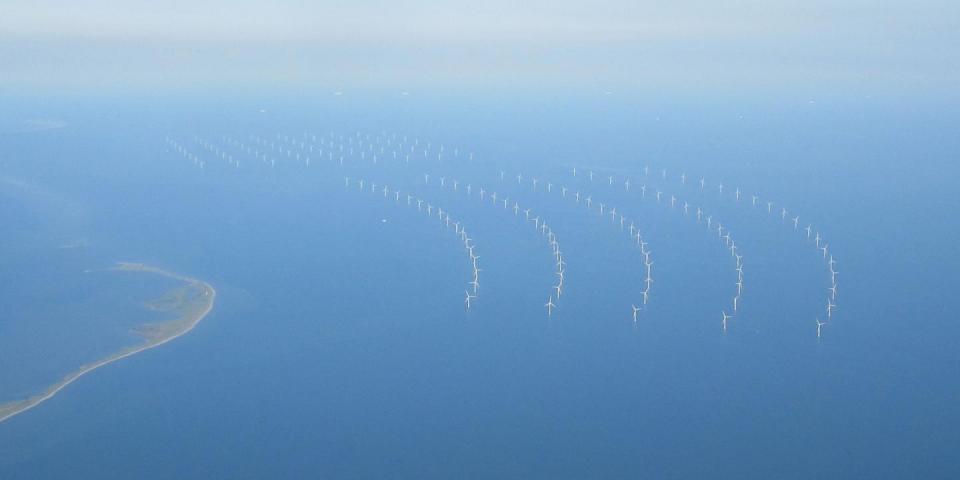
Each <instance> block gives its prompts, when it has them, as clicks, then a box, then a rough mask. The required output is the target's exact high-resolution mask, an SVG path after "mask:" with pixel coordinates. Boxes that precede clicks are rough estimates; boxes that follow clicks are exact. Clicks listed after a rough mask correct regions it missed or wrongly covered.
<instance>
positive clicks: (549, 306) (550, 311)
mask: <svg viewBox="0 0 960 480" xmlns="http://www.w3.org/2000/svg"><path fill="white" fill-rule="evenodd" d="M590 173H593V172H590ZM543 306H544V307H547V316H548V317H550V316H552V315H553V309H554V308H556V306H557V305H556V304H555V303H553V295H551V296H550V298H549V299H548V300H547V303H545V304H544V305H543Z"/></svg>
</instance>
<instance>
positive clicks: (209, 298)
mask: <svg viewBox="0 0 960 480" xmlns="http://www.w3.org/2000/svg"><path fill="white" fill-rule="evenodd" d="M109 270H114V271H127V272H146V273H153V274H157V275H162V276H165V277H168V278H173V279H176V280H180V281H183V282H185V283H186V284H187V285H188V286H189V287H193V288H199V289H200V290H201V291H202V298H203V299H204V300H205V302H204V304H203V305H202V308H199V309H197V311H193V310H190V311H188V312H186V313H185V314H184V315H183V316H182V317H180V318H175V319H173V320H169V321H166V322H163V326H174V327H176V328H173V329H170V331H169V333H167V334H166V335H162V336H153V337H151V336H147V335H144V338H145V339H146V341H145V342H144V343H142V344H140V345H136V346H132V347H125V348H123V349H121V350H120V351H118V352H115V353H113V354H111V355H109V356H107V357H105V358H103V359H100V360H97V361H95V362H93V363H89V364H86V365H82V366H81V367H80V368H78V369H77V370H74V371H73V372H71V373H69V374H67V375H66V376H64V377H63V378H62V379H61V380H60V381H59V382H57V383H54V384H52V385H50V386H49V387H47V389H46V390H45V391H44V392H43V393H40V394H37V395H34V396H32V397H28V398H25V399H23V400H14V401H11V402H8V403H6V404H0V423H2V422H4V421H5V420H7V419H9V418H11V417H13V416H16V415H18V414H21V413H23V412H26V411H27V410H30V409H32V408H34V407H36V406H37V405H40V404H41V403H43V402H45V401H47V400H49V399H51V398H53V397H54V396H55V395H56V394H57V393H59V392H60V391H61V390H63V389H64V388H66V387H67V386H68V385H70V384H71V383H73V382H75V381H77V380H78V379H79V378H80V377H83V376H84V375H86V374H88V373H90V372H92V371H94V370H96V369H98V368H100V367H103V366H106V365H109V364H111V363H113V362H116V361H119V360H122V359H124V358H127V357H130V356H133V355H136V354H138V353H140V352H143V351H146V350H150V349H151V348H155V347H159V346H160V345H163V344H165V343H167V342H170V341H172V340H175V339H177V338H179V337H181V336H183V335H185V334H187V333H189V332H190V331H191V330H193V329H194V327H196V326H197V325H198V324H199V323H200V322H201V321H202V320H203V319H204V318H205V317H206V316H207V315H208V314H209V313H210V312H211V311H212V310H213V305H214V303H215V299H216V296H217V291H216V289H214V288H213V286H212V285H210V284H209V283H207V282H204V281H201V280H198V279H195V278H191V277H186V276H183V275H179V274H176V273H172V272H168V271H166V270H163V269H160V268H157V267H151V266H148V265H144V264H141V263H126V262H120V263H117V265H116V266H115V267H112V268H110V269H109Z"/></svg>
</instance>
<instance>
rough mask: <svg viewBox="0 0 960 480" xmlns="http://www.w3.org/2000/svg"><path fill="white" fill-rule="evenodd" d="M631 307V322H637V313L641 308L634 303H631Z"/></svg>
mask: <svg viewBox="0 0 960 480" xmlns="http://www.w3.org/2000/svg"><path fill="white" fill-rule="evenodd" d="M631 307H633V323H637V314H638V313H640V310H643V309H642V308H640V307H638V306H636V305H631Z"/></svg>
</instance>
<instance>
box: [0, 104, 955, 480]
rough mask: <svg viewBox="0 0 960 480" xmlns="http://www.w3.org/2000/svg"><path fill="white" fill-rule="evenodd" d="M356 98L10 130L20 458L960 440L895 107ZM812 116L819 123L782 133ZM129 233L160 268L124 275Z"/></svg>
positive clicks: (15, 457) (413, 462)
mask: <svg viewBox="0 0 960 480" xmlns="http://www.w3.org/2000/svg"><path fill="white" fill-rule="evenodd" d="M331 97H332V98H330V99H320V100H317V99H314V100H311V103H310V108H305V107H304V105H303V102H300V101H297V102H291V103H279V102H274V103H269V102H255V103H245V102H240V101H238V105H242V107H231V110H230V112H229V114H223V113H211V112H213V110H211V109H209V108H208V107H206V106H204V107H202V108H201V107H189V108H188V107H176V108H171V109H170V110H169V111H166V110H165V111H162V112H156V111H153V112H144V111H141V110H135V111H129V112H124V113H123V114H122V115H120V116H119V117H118V118H122V119H123V121H118V120H116V119H114V118H103V119H90V118H91V117H89V116H88V115H87V114H86V113H85V112H84V111H83V110H82V109H78V110H65V111H64V112H63V114H62V117H63V120H58V123H57V124H58V125H59V124H63V125H65V126H63V127H60V128H56V129H44V130H39V131H37V130H30V131H27V132H19V131H18V132H17V133H16V134H7V136H6V139H7V141H6V142H5V143H4V144H3V146H2V147H0V149H2V152H3V159H4V160H3V161H2V168H3V176H2V181H0V194H2V196H3V198H4V199H5V201H4V203H3V204H2V205H0V208H2V210H0V213H2V214H3V218H4V219H5V220H6V224H7V225H8V227H9V228H8V231H9V232H10V233H9V235H7V236H6V237H5V238H3V239H2V240H0V242H2V245H3V247H4V248H3V252H5V253H3V260H4V265H5V268H4V269H3V271H2V273H0V275H2V277H3V280H4V285H9V287H7V289H6V290H5V292H4V294H3V297H2V298H3V300H4V302H6V303H7V304H8V305H10V307H9V308H10V312H11V313H10V315H6V316H4V317H3V319H0V329H2V330H0V331H2V332H4V334H3V335H0V359H2V361H0V380H2V382H0V412H2V413H0V417H2V421H0V471H3V472H4V473H8V472H9V473H10V475H9V478H57V477H63V476H69V475H71V474H75V475H80V476H94V475H96V474H97V473H99V472H102V471H104V470H103V469H105V468H109V469H111V470H112V471H116V472H122V474H126V475H130V476H137V477H141V478H161V477H165V478H169V477H172V476H181V477H192V476H196V475H197V473H196V472H197V471H199V470H203V471H206V472H216V473H215V476H228V477H229V476H240V477H243V476H251V477H261V476H268V475H270V474H276V475H280V476H291V475H293V476H295V475H297V473H298V472H320V473H326V474H328V475H329V476H333V477H337V476H347V477H352V476H360V477H383V476H396V477H414V476H416V477H451V476H454V477H456V476H459V475H460V474H464V475H466V476H480V477H490V476H493V477H498V476H514V474H515V473H517V472H520V474H523V472H526V473H527V474H526V475H524V476H529V477H534V478H544V477H548V476H549V477H554V478H571V477H576V478H583V477H590V476H597V477H604V478H622V477H623V476H633V475H637V476H641V477H642V476H655V477H656V476H662V477H680V478H689V477H697V476H712V475H716V476H720V477H727V476H741V477H746V478H751V477H753V478H769V477H770V476H778V475H779V474H780V473H783V472H785V471H788V472H789V473H788V474H787V475H785V476H787V477H809V476H815V475H824V476H828V477H829V476H834V475H833V473H836V476H848V475H855V474H854V473H853V472H860V470H859V469H861V468H863V465H864V464H865V463H864V462H866V460H867V459H872V460H871V461H872V462H873V463H872V464H870V463H869V462H867V463H868V464H869V465H870V466H868V467H866V471H868V472H872V473H873V474H876V475H878V476H882V473H884V472H897V473H904V474H906V473H907V472H910V473H917V472H920V473H925V474H929V475H928V476H931V477H938V476H940V475H938V474H939V473H941V472H945V471H950V470H951V469H952V468H953V467H954V461H953V460H951V458H952V457H950V456H949V455H948V451H949V450H950V447H949V446H950V445H951V442H950V441H949V440H950V439H951V438H952V436H953V435H954V433H952V431H947V430H945V429H944V428H943V425H949V424H950V423H951V421H952V420H954V419H957V418H960V411H958V410H957V409H956V408H954V407H952V406H950V404H948V403H947V399H949V398H951V397H950V395H951V392H953V391H954V389H955V388H956V383H955V382H954V381H952V380H950V378H951V377H950V375H949V374H950V372H951V368H954V367H952V366H951V365H954V364H952V363H951V362H950V361H951V359H953V358H954V357H955V354H954V353H952V352H953V350H950V349H948V348H947V346H948V345H950V340H949V338H950V335H949V334H950V333H952V332H956V330H957V328H958V327H956V326H955V325H953V324H952V323H950V322H949V321H948V315H944V314H943V313H941V312H939V311H938V310H937V309H936V307H935V305H936V302H932V301H931V300H930V298H931V297H930V295H931V293H930V292H936V291H939V289H942V288H943V287H942V285H943V278H945V277H943V276H942V275H943V272H941V271H940V270H938V269H937V268H934V267H931V266H929V265H927V266H926V267H925V268H927V271H928V272H929V273H928V274H927V276H924V275H921V274H920V273H919V270H917V269H918V268H920V265H921V264H922V262H921V263H917V264H909V263H903V262H902V261H900V260H898V258H899V257H897V255H900V252H904V251H906V250H909V249H910V248H914V250H913V252H914V255H921V253H920V250H919V248H920V247H919V245H926V246H925V247H924V250H923V251H924V252H928V253H926V254H927V255H929V254H930V253H929V252H931V251H938V250H937V249H935V248H933V247H932V246H931V245H940V243H938V242H945V241H946V240H945V238H946V236H943V235H939V234H937V233H935V232H938V231H939V229H941V228H943V227H942V225H941V224H940V223H938V222H935V221H931V222H929V223H927V219H925V218H924V217H922V216H916V215H913V216H911V215H908V214H912V213H916V212H921V211H923V208H921V207H919V206H918V203H915V201H914V200H906V199H905V198H906V197H893V196H891V195H890V194H889V193H890V192H891V191H892V189H894V188H896V187H895V185H898V184H899V185H903V184H904V183H903V182H905V180H904V178H909V177H908V176H906V175H907V174H906V173H905V172H906V167H905V166H903V165H902V164H901V163H900V161H899V157H898V155H897V154H896V152H897V150H895V149H891V148H885V147H884V146H883V145H885V142H890V141H892V140H890V139H891V138H893V137H892V136H890V135H887V132H888V130H887V129H888V128H891V127H890V125H892V123H890V124H887V123H882V122H880V123H877V124H872V126H870V127H863V129H864V131H863V133H862V134H861V135H865V136H868V137H869V138H870V139H871V140H872V141H874V142H877V143H878V145H877V146H876V147H875V148H873V149H871V150H870V153H869V154H868V155H865V158H866V159H861V158H860V157H859V156H858V155H862V152H861V149H862V148H863V145H864V144H863V142H862V141H861V140H859V138H860V137H851V139H848V138H847V137H845V136H843V135H840V134H836V136H831V135H832V134H828V133H824V130H823V129H822V128H823V127H822V125H824V124H828V125H832V123H830V122H832V121H834V120H832V118H833V116H834V115H836V113H835V112H833V111H825V112H821V111H819V110H818V108H819V107H812V106H810V105H809V104H804V105H798V106H796V108H797V109H798V111H803V112H805V113H803V115H806V116H808V121H807V123H803V124H802V125H801V126H799V127H798V126H797V125H796V124H794V123H791V124H789V125H786V124H777V123H776V122H772V120H771V118H773V117H772V113H771V111H770V110H768V109H765V108H760V107H754V108H753V109H751V110H749V111H747V112H746V114H745V118H744V119H739V117H738V115H733V114H732V113H730V114H729V116H728V115H727V114H725V113H716V112H714V113H712V114H710V115H713V116H707V118H704V116H705V115H706V114H705V113H704V112H703V110H701V109H700V108H699V107H698V106H696V105H685V106H683V107H682V108H681V107H677V106H675V105H648V106H647V107H646V108H648V109H650V110H651V111H650V112H649V113H640V114H638V113H637V110H636V109H635V108H634V107H631V108H629V109H628V108H623V107H618V106H615V105H612V104H610V103H607V102H609V101H610V100H609V98H608V97H607V96H604V97H602V98H600V99H595V100H591V101H582V103H570V104H564V105H563V106H549V105H544V104H540V105H539V106H538V107H537V108H534V107H532V106H530V107H528V110H527V111H525V113H518V114H515V115H511V116H510V118H509V119H505V118H504V119H501V120H500V121H498V122H491V121H490V118H493V117H497V116H498V115H499V113H498V112H497V111H496V109H495V108H492V107H484V106H481V105H472V106H469V107H450V106H448V105H446V104H445V103H444V102H441V101H430V100H418V101H419V102H422V103H411V102H410V101H411V100H413V99H415V98H416V96H415V95H405V96H397V97H393V96H390V95H386V96H383V97H377V101H376V102H371V103H370V104H367V105H365V106H364V104H363V102H359V101H354V100H350V98H349V94H346V93H344V94H341V95H336V96H331ZM351 102H356V103H351ZM531 105H536V104H531ZM485 108H486V110H485ZM391 112H393V113H391ZM547 112H549V113H550V114H547ZM598 112H602V114H600V113H598ZM134 113H136V114H134ZM796 115H798V116H799V115H800V114H799V113H797V114H796ZM135 117H136V118H137V119H136V120H132V119H133V118H135ZM730 117H733V118H736V119H737V120H731V118H730ZM80 118H86V119H88V120H87V123H83V122H80V121H78V120H77V119H80ZM497 118H499V117H497ZM694 118H696V119H697V120H696V121H697V122H699V123H698V124H697V127H696V128H691V127H690V124H691V123H692V122H694V120H693V119H694ZM880 118H883V117H880ZM374 119H375V121H374ZM571 119H576V120H571ZM738 122H742V124H741V123H738ZM798 128H799V129H800V130H799V131H797V130H796V129H798ZM787 131H790V132H793V133H794V134H796V135H800V136H801V137H803V138H808V139H810V140H804V142H809V143H802V144H801V146H800V147H798V146H796V145H795V146H794V147H793V148H792V149H791V150H785V149H784V148H783V146H782V145H781V144H780V143H779V142H780V141H779V139H781V138H782V135H783V134H784V132H787ZM830 131H833V130H830ZM797 132H799V133H797ZM913 135H914V137H911V138H910V139H908V140H909V141H910V142H912V143H911V144H912V145H914V146H915V147H916V148H917V149H922V148H925V147H924V143H923V141H921V140H923V139H924V138H925V137H924V136H923V135H920V134H919V133H914V134H913ZM717 138H723V139H724V141H723V142H719V143H718V141H717ZM825 138H826V139H825ZM828 140H829V141H828ZM898 141H904V140H903V137H900V139H899V140H898ZM821 143H827V144H830V145H832V147H831V149H830V151H829V153H823V152H824V151H823V150H822V149H821V147H820V144H821ZM817 152H819V153H817ZM818 155H819V156H822V157H823V159H818ZM938 165H940V167H938V168H943V169H945V171H955V169H956V167H955V166H951V165H947V164H946V163H941V164H938ZM784 171H789V172H790V173H789V174H785V173H782V172H784ZM851 178H857V179H859V180H858V181H857V182H852V181H849V180H848V179H851ZM944 189H949V187H948V185H947V183H942V184H941V183H938V182H935V181H934V182H932V183H928V184H927V185H926V188H925V189H924V190H923V191H921V190H920V189H916V190H912V192H913V193H912V194H913V195H916V196H917V197H916V202H919V203H927V202H933V199H934V198H936V195H938V193H937V192H940V193H942V192H943V191H944ZM943 215H947V213H946V212H944V213H943ZM937 218H940V217H939V214H937V215H933V216H931V217H930V219H931V220H934V219H937ZM894 220H896V221H894ZM894 224H896V225H898V226H897V227H893V225H894ZM880 225H888V226H889V228H888V229H881V227H879V226H880ZM947 231H952V230H951V229H950V228H947ZM906 232H912V233H911V235H912V238H913V239H914V242H915V243H914V244H915V245H918V246H915V247H908V246H905V245H906V243H902V239H903V236H904V235H906ZM917 242H919V243H917ZM942 248H948V247H947V246H946V244H944V245H942ZM939 251H944V252H945V251H947V250H939ZM129 259H134V260H135V261H137V262H140V263H136V264H122V265H121V267H120V268H121V269H123V270H127V269H131V268H132V269H138V270H142V269H148V270H149V271H148V272H146V273H143V272H140V273H124V274H122V275H119V272H113V271H110V270H107V271H104V270H103V269H104V268H105V267H109V266H110V265H114V264H116V263H117V262H124V261H129ZM123 265H127V266H126V267H124V266H123ZM130 265H132V267H131V266H130ZM143 265H157V266H159V267H156V269H155V270H154V267H144V266H143ZM948 265H950V260H944V261H943V262H942V266H948ZM85 272H89V273H85ZM151 272H154V274H152V275H151ZM161 272H163V273H162V274H161V275H156V273H161ZM166 272H177V273H176V274H173V273H166ZM938 272H940V273H938ZM117 275H119V276H117ZM164 275H169V276H164ZM154 277H156V278H154ZM907 278H910V279H914V281H916V282H918V283H916V284H910V283H908V282H906V281H905V280H904V279H907ZM150 279H154V280H150ZM891 286H892V287H891ZM184 288H186V290H183V289H184ZM178 289H180V290H178ZM214 289H215V290H214ZM178 291H179V292H181V293H183V292H194V291H195V292H199V293H198V294H197V295H189V296H183V295H179V294H177V293H172V294H167V295H165V292H178ZM214 291H215V292H216V295H215V297H216V300H215V302H214V295H213V292H214ZM889 291H895V292H897V293H896V294H895V295H893V294H889V295H888V294H884V295H878V293H877V292H889ZM110 292H113V293H110ZM203 292H210V293H209V294H204V293H203ZM925 292H926V293H925ZM178 295H179V296H178ZM157 298H161V299H166V300H160V301H157V300H156V299H157ZM178 298H179V299H180V300H177V301H175V300H176V299H178ZM31 299H32V300H31ZM908 299H912V300H909V301H908ZM177 302H180V303H179V304H178V303H177ZM41 305H46V306H45V307H43V308H40V306H41ZM177 305H179V306H177ZM144 306H147V308H146V309H144V308H143V307H144ZM158 308H160V310H158ZM161 310H162V311H161ZM164 312H166V313H167V315H166V316H164V315H160V314H162V313H164ZM170 312H174V313H176V312H180V314H179V315H172V316H171V315H169V313H170ZM174 317H175V318H174ZM171 319H173V320H172V321H173V323H170V324H168V325H169V328H167V327H162V325H164V323H163V321H164V320H171ZM178 319H179V320H178ZM201 319H202V321H201ZM911 319H912V320H911ZM918 319H925V320H923V321H921V320H918ZM68 320H70V321H68ZM934 331H936V332H938V334H937V335H932V333H933V332H934ZM921 340H923V341H921ZM919 345H927V346H929V347H930V348H918V346H919ZM935 379H940V381H939V383H938V382H936V381H935ZM906 385H913V386H914V387H915V388H906V387H905V386H906ZM931 405H939V407H940V409H939V410H938V411H937V413H936V414H934V415H933V416H932V417H921V416H920V415H921V414H920V412H921V411H923V412H926V411H929V410H928V408H929V407H930V406H931ZM918 418H930V419H931V421H929V422H925V421H919V423H918ZM934 420H936V421H934ZM131 425H136V427H135V428H133V427H131ZM908 426H909V428H908ZM894 431H896V432H898V434H897V435H890V434H889V433H890V432H894ZM120 432H122V434H121V433H120ZM254 432H255V433H254ZM187 438H189V439H192V440H191V442H193V443H190V442H188V443H184V441H181V440H183V439H187ZM120 439H123V440H120ZM731 439H738V440H737V441H732V440H731ZM717 442H720V443H719V444H718V443H717ZM497 445H508V446H509V447H510V453H509V454H507V453H502V452H501V451H500V450H498V447H496V446H497ZM718 445H721V446H718ZM905 445H910V446H909V447H905ZM812 447H815V448H817V449H820V451H822V452H823V454H822V456H821V457H819V458H818V460H817V461H811V460H810V459H808V458H807V456H805V455H802V454H801V453H800V452H805V451H808V450H809V449H810V448H812ZM886 450H897V451H900V452H901V455H902V456H901V457H900V459H896V460H895V459H893V458H892V457H891V458H889V459H886V460H883V459H880V460H877V459H875V458H874V457H873V452H876V451H886ZM103 451H110V452H115V453H110V454H107V455H100V456H99V457H98V458H99V460H97V461H96V462H86V463H85V462H83V461H82V459H83V458H90V457H91V456H94V455H97V452H103ZM921 451H922V452H924V453H923V454H922V455H921V453H920V452H921ZM191 452H192V453H191ZM481 452H483V453H481ZM498 452H501V453H498ZM570 452H576V454H571V453H570ZM53 455H56V456H58V457H62V458H63V461H57V462H51V461H49V459H50V457H51V456H53ZM731 457H738V458H743V459H744V460H743V461H742V462H730V461H729V458H731ZM161 458H163V459H167V460H164V461H163V462H161V461H160V460H159V459H161ZM691 458H696V459H699V460H696V461H691ZM920 458H933V459H935V460H936V461H931V462H921V461H920V460H919V459H920ZM148 464H149V465H154V467H152V468H150V469H146V468H144V467H143V466H144V465H148ZM68 465H69V467H68ZM359 470H363V473H359V474H357V475H354V474H355V473H357V472H358V471H359Z"/></svg>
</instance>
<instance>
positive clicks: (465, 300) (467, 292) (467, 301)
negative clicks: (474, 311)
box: [463, 290, 477, 310]
mask: <svg viewBox="0 0 960 480" xmlns="http://www.w3.org/2000/svg"><path fill="white" fill-rule="evenodd" d="M463 293H465V294H466V295H467V296H466V298H464V299H463V303H464V305H466V306H467V310H470V300H472V299H474V298H477V296H476V295H470V292H469V291H467V290H464V291H463Z"/></svg>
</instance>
